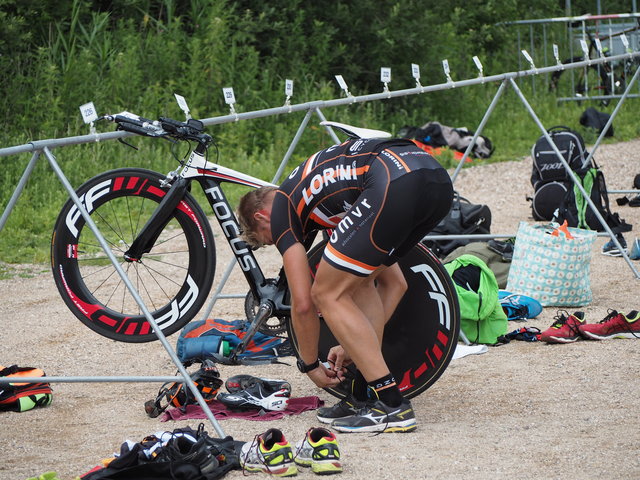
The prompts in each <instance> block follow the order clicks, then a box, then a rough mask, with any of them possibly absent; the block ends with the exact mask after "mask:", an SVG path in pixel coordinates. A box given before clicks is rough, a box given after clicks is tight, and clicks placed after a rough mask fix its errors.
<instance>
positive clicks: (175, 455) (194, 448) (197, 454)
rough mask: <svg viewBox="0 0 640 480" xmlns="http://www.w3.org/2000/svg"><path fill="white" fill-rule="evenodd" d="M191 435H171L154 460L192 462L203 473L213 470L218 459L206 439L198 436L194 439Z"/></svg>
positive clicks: (217, 464) (216, 465) (216, 466)
mask: <svg viewBox="0 0 640 480" xmlns="http://www.w3.org/2000/svg"><path fill="white" fill-rule="evenodd" d="M194 440H195V439H194V438H193V437H192V436H191V435H176V436H173V437H172V438H171V439H170V440H169V441H168V442H167V444H166V445H165V446H163V447H162V448H161V449H160V451H159V454H158V457H157V458H156V460H158V461H168V462H176V461H180V462H186V463H194V464H196V465H198V466H199V467H200V471H201V472H202V473H204V474H207V473H211V472H213V471H214V470H215V469H216V468H218V466H219V463H218V459H217V458H216V457H215V456H214V455H213V454H212V453H211V451H210V450H209V448H208V445H207V440H206V438H205V437H204V436H200V437H199V438H198V439H197V440H196V441H194Z"/></svg>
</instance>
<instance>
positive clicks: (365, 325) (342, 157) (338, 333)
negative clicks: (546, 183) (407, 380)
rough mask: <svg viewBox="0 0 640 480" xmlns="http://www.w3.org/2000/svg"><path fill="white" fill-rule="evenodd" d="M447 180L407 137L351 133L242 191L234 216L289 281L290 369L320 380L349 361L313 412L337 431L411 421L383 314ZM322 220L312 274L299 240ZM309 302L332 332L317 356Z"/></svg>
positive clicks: (397, 294)
mask: <svg viewBox="0 0 640 480" xmlns="http://www.w3.org/2000/svg"><path fill="white" fill-rule="evenodd" d="M452 198H453V187H452V184H451V180H450V178H449V175H448V173H447V171H446V170H445V169H444V168H443V167H442V166H441V165H440V164H439V163H438V162H437V161H436V160H435V159H434V158H433V157H431V156H430V155H429V154H427V153H426V152H424V151H423V150H421V149H420V148H418V147H417V146H416V145H415V144H414V143H413V142H411V141H410V140H405V139H357V140H348V141H346V142H344V143H342V144H339V145H334V146H332V147H330V148H327V149H325V150H322V151H320V152H317V153H315V154H313V155H312V156H311V157H309V158H308V159H307V160H306V161H305V162H303V163H302V164H301V165H299V166H298V167H297V168H295V169H294V170H293V171H292V172H291V174H290V175H289V177H288V178H287V179H286V180H285V181H284V182H283V183H282V185H280V187H279V188H275V187H263V188H261V189H258V190H254V191H251V192H250V193H248V194H247V195H245V196H244V197H243V198H242V199H241V201H240V205H239V211H238V216H239V220H240V223H241V225H242V228H243V234H244V236H245V239H246V240H247V242H248V243H250V244H252V245H256V246H257V245H272V244H275V246H276V247H277V249H278V250H279V252H280V253H281V254H282V258H283V264H284V270H285V274H286V276H287V280H288V283H289V288H290V291H291V298H292V307H291V319H292V323H293V328H294V331H295V333H296V338H297V340H298V347H299V354H300V360H299V361H298V368H299V369H300V371H302V372H303V373H306V374H307V375H308V376H309V378H310V379H311V380H312V381H313V382H314V383H315V384H316V385H317V386H319V387H323V388H324V387H335V386H337V385H338V384H339V383H340V382H341V381H342V380H343V370H342V368H343V366H344V365H347V364H349V363H350V362H353V363H355V366H356V367H357V373H356V378H355V380H354V381H353V385H352V392H351V394H350V395H348V396H347V397H346V398H345V399H343V400H341V401H340V402H338V403H337V404H336V405H334V406H332V407H327V408H323V409H320V410H319V411H318V418H319V420H320V421H323V422H325V423H331V424H332V427H333V428H334V429H336V430H338V431H342V432H394V431H401V432H405V431H412V430H415V428H416V419H415V414H414V411H413V409H412V407H411V404H410V402H409V401H408V400H406V399H404V398H403V396H402V394H401V392H400V390H399V389H398V386H397V384H396V380H395V379H394V377H393V375H392V374H391V372H390V370H389V368H388V366H387V364H386V363H385V360H384V358H383V355H382V351H381V344H382V335H383V331H384V325H385V323H386V322H387V321H388V320H389V318H390V317H391V315H392V313H393V311H394V310H395V308H396V306H397V305H398V303H399V302H400V299H401V298H402V296H403V295H404V292H405V291H406V288H407V284H406V281H405V279H404V277H403V275H402V272H401V270H400V267H399V266H398V264H397V260H398V258H400V257H402V256H403V255H404V254H405V253H407V252H408V251H409V250H410V249H411V248H413V246H415V244H416V243H418V242H419V241H420V240H421V239H422V238H423V237H424V236H425V235H426V234H427V233H428V232H429V231H430V230H432V229H433V228H434V227H435V226H436V225H437V224H438V223H439V222H440V220H441V219H442V218H444V216H445V215H446V214H447V213H448V212H449V210H450V208H451V202H452ZM323 229H324V230H330V231H331V235H330V240H329V242H328V243H327V246H326V247H325V250H324V252H323V256H322V259H321V261H320V263H319V265H318V268H317V271H316V274H315V278H314V279H313V283H312V278H311V274H310V272H311V271H310V268H309V264H308V261H307V254H306V250H305V247H304V242H305V240H306V239H307V238H308V237H309V235H311V234H312V233H313V232H315V231H317V230H323ZM318 311H320V312H321V313H322V316H323V318H324V320H325V322H326V324H327V326H328V327H329V329H330V330H331V332H332V333H333V335H334V336H335V337H336V339H337V340H338V342H339V343H340V345H339V347H338V348H334V349H332V350H331V352H330V353H329V358H328V360H329V362H330V363H331V362H333V365H331V368H326V367H325V366H324V365H323V364H322V363H320V362H319V360H318V341H319V332H320V321H319V318H318Z"/></svg>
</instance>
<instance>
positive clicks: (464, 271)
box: [444, 254, 508, 344]
mask: <svg viewBox="0 0 640 480" xmlns="http://www.w3.org/2000/svg"><path fill="white" fill-rule="evenodd" d="M444 268H445V269H446V270H447V272H448V273H449V275H450V276H451V278H452V280H453V283H454V285H455V287H456V293H457V294H458V301H459V303H460V329H461V330H462V331H463V332H464V334H465V336H466V337H467V339H468V340H469V341H470V342H472V343H486V344H494V343H496V342H497V341H498V338H499V337H501V336H502V335H504V334H505V333H507V327H508V324H507V314H506V313H505V312H504V310H503V309H502V305H501V303H500V300H499V298H498V282H497V280H496V277H495V275H494V274H493V272H492V271H491V269H490V268H489V267H488V266H487V264H486V263H485V262H484V261H482V260H481V259H480V258H479V257H476V256H475V255H468V254H465V255H461V256H459V257H458V258H455V259H453V260H452V261H451V262H449V263H445V264H444Z"/></svg>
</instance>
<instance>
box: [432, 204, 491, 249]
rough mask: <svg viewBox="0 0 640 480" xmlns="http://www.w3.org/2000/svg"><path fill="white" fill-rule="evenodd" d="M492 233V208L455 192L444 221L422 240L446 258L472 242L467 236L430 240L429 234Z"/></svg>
mask: <svg viewBox="0 0 640 480" xmlns="http://www.w3.org/2000/svg"><path fill="white" fill-rule="evenodd" d="M486 233H491V210H490V209H489V207H488V206H487V205H476V204H473V203H471V202H470V201H469V200H467V199H466V198H464V197H461V196H460V195H459V194H458V192H454V197H453V204H452V205H451V210H449V213H448V214H447V216H446V217H444V218H443V219H442V221H441V222H440V223H439V224H438V225H437V226H436V227H435V228H434V229H433V230H432V231H431V232H429V233H428V234H427V236H426V237H425V238H424V239H423V240H422V243H424V244H425V245H426V246H427V247H429V248H430V249H431V251H432V252H433V253H435V254H436V255H437V256H438V257H439V258H441V259H442V258H444V257H446V256H447V255H449V254H450V253H451V252H453V251H454V250H455V249H456V248H458V247H461V246H463V245H467V244H468V243H471V242H472V241H473V240H469V239H467V238H452V239H450V240H429V235H471V234H486Z"/></svg>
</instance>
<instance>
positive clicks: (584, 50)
mask: <svg viewBox="0 0 640 480" xmlns="http://www.w3.org/2000/svg"><path fill="white" fill-rule="evenodd" d="M580 48H582V53H584V59H585V60H587V59H588V58H589V47H588V46H587V42H585V41H584V40H583V39H580Z"/></svg>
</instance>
